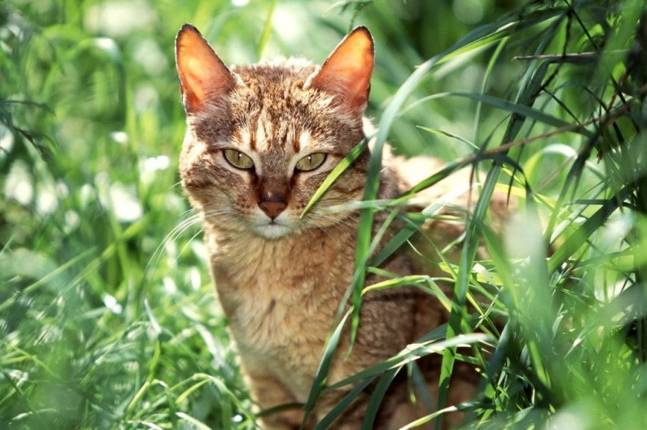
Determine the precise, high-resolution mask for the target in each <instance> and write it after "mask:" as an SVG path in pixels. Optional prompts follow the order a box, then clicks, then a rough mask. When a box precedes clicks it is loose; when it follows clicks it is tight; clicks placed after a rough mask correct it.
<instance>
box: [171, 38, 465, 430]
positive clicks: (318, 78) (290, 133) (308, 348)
mask: <svg viewBox="0 0 647 430" xmlns="http://www.w3.org/2000/svg"><path fill="white" fill-rule="evenodd" d="M372 52H373V48H372V41H371V39H370V35H369V34H368V32H367V31H366V30H365V29H359V30H356V31H354V32H353V33H351V35H349V37H347V39H345V41H344V42H342V44H340V45H339V46H338V48H337V49H336V50H335V52H334V53H333V54H332V55H331V56H330V57H329V59H328V60H327V61H326V63H324V65H323V66H322V67H321V68H319V67H318V66H314V65H312V64H310V63H307V62H304V61H285V62H280V63H275V64H265V65H257V66H242V67H236V68H232V70H231V72H230V71H229V70H228V69H227V68H226V67H225V66H224V65H223V64H222V62H220V60H219V59H218V58H217V57H216V56H215V54H213V52H212V51H211V50H210V48H209V47H208V45H206V42H204V40H202V39H201V37H200V36H199V33H197V31H196V30H195V29H193V28H192V27H184V28H183V30H182V31H181V32H180V35H179V37H178V51H177V56H178V71H179V74H180V81H181V83H182V89H183V95H184V103H185V107H186V109H187V114H188V124H189V128H188V131H187V137H186V139H185V142H184V146H183V151H182V155H181V160H180V169H181V175H182V182H183V186H184V187H185V189H186V191H187V193H188V195H189V198H190V200H191V202H192V205H193V206H194V207H195V208H197V209H198V210H199V211H200V212H201V213H202V216H203V223H204V232H205V241H206V243H207V248H208V251H209V259H210V264H211V270H212V274H213V277H214V280H215V284H216V289H217V292H218V297H219V299H220V302H221V304H222V307H223V309H224V311H225V314H226V315H227V317H228V319H229V323H230V328H231V332H232V334H233V338H234V339H235V340H236V343H237V346H238V350H239V352H240V357H241V362H242V367H243V370H244V372H245V374H246V376H247V379H248V381H249V384H250V388H251V390H252V395H253V397H254V399H255V400H256V401H257V402H258V403H259V405H260V407H261V408H263V409H265V408H269V407H272V406H277V405H280V404H284V403H292V402H305V401H306V399H307V396H308V393H309V391H310V388H311V384H312V381H313V377H314V375H315V373H316V371H317V368H318V366H319V362H320V360H321V354H322V351H323V346H324V343H325V341H326V338H327V336H328V335H329V333H330V330H331V328H332V324H333V322H334V320H335V315H336V314H337V311H338V307H339V303H340V301H341V300H342V297H343V296H344V294H345V293H346V291H347V289H348V286H349V285H350V284H351V278H352V273H353V269H354V260H355V242H356V233H357V219H358V214H357V212H356V211H355V212H353V211H348V210H346V211H339V210H337V211H334V210H331V208H333V207H334V206H335V205H339V204H344V203H349V202H353V201H357V200H360V199H361V195H362V192H363V189H364V177H365V169H366V164H367V160H368V154H364V155H362V156H361V157H360V158H359V159H358V160H357V161H356V162H355V163H354V164H353V166H352V167H351V168H350V169H349V170H347V171H346V172H345V173H344V174H343V175H342V177H340V178H339V179H338V180H337V182H336V183H335V184H334V185H333V187H332V188H331V189H330V191H329V192H328V193H327V194H326V195H325V196H324V197H323V199H322V200H321V201H320V202H319V203H318V204H317V205H316V206H315V207H314V208H313V209H312V210H311V211H310V212H309V213H308V214H307V215H306V216H305V217H304V218H303V219H301V218H300V214H301V212H302V210H303V208H304V207H305V205H306V203H307V202H308V200H309V199H310V197H311V196H312V194H313V192H314V191H315V190H316V189H317V187H318V186H319V185H320V184H321V182H322V181H323V179H324V178H325V177H326V176H327V174H328V173H329V172H330V170H331V169H332V168H333V167H334V165H335V164H336V162H337V161H338V160H340V159H341V158H342V157H343V156H344V155H345V154H347V153H348V151H349V150H350V149H351V148H352V147H353V146H354V145H356V144H357V143H358V142H360V141H361V139H362V138H363V137H364V131H363V128H364V119H363V118H362V113H363V110H364V108H365V105H366V98H367V97H368V80H369V78H370V73H371V69H372V64H373V57H372V55H373V54H372ZM232 151H233V152H232ZM320 154H324V155H323V161H321V159H322V155H320ZM317 163H318V165H316V164H317ZM384 163H385V168H384V170H383V172H382V175H381V183H380V192H379V194H380V195H379V197H380V198H391V197H394V196H396V195H398V194H399V193H400V192H402V191H404V188H406V187H407V186H409V185H410V181H407V178H406V177H403V175H402V174H401V173H398V170H399V168H401V167H402V166H401V165H400V166H399V165H398V160H397V158H395V157H390V156H389V157H385V159H384ZM400 164H402V163H400ZM315 165H316V166H315ZM313 166H314V168H313ZM400 170H402V169H400ZM383 267H384V269H386V270H389V271H391V272H395V273H399V274H409V273H411V271H412V270H411V261H410V260H409V259H408V257H407V256H406V255H404V254H402V253H400V254H397V255H396V256H394V257H393V258H391V259H390V260H389V261H388V262H387V263H386V264H385V265H384V266H383ZM376 280H377V279H376V278H371V277H369V279H368V280H367V283H371V282H375V281H376ZM443 318H444V312H443V310H442V308H441V306H440V305H439V304H437V303H436V302H435V301H434V300H432V299H431V297H430V296H428V295H425V294H422V293H419V292H417V291H416V290H413V289H394V290H390V291H385V292H377V293H372V294H368V295H366V297H365V298H364V300H363V306H362V313H361V324H360V329H359V335H358V338H357V341H356V343H355V344H354V346H353V349H352V354H351V355H350V356H349V357H346V351H347V350H348V346H349V345H348V336H344V337H343V340H342V343H341V345H340V347H339V348H338V352H337V354H336V356H335V359H334V361H333V365H332V368H331V370H330V373H329V378H328V381H327V382H329V383H334V382H336V381H339V380H341V379H343V378H345V377H348V376H351V375H353V374H354V373H357V372H358V371H360V370H362V369H365V368H367V367H369V366H371V365H373V364H375V363H377V362H380V361H382V360H384V359H386V358H388V357H390V356H393V355H394V354H396V353H397V352H399V351H400V350H401V349H402V348H404V347H405V346H406V345H407V344H408V343H410V342H412V341H414V340H415V339H416V338H417V337H418V336H420V335H422V334H424V333H426V332H427V331H429V330H430V329H432V328H434V327H435V326H437V325H438V324H440V323H441V322H442V321H443ZM436 370H437V369H436ZM436 370H434V369H432V370H431V372H430V379H433V378H434V375H435V373H437V372H436ZM458 385H459V389H458V390H455V391H454V393H455V395H456V396H459V397H462V398H465V397H466V395H467V393H468V391H470V390H469V388H470V387H471V382H470V383H467V384H466V385H465V386H460V382H458ZM343 393H344V392H343V391H340V392H338V393H331V394H328V395H327V397H326V398H324V399H322V401H321V402H320V403H319V404H318V407H317V409H316V413H315V419H316V418H321V417H322V416H323V415H324V414H325V413H326V412H327V411H328V410H329V408H330V407H331V406H332V405H333V404H334V402H335V400H337V399H338V398H339V397H340V396H341V395H342V394H343ZM364 400H365V399H364ZM406 402H407V400H406V396H405V395H404V392H403V390H401V389H399V388H398V387H397V386H396V387H395V388H394V389H392V390H391V391H390V394H389V395H388V396H387V399H386V400H385V402H384V403H383V404H384V407H383V411H382V413H381V415H380V416H379V418H378V422H377V423H376V425H377V427H379V428H394V427H395V426H396V425H402V424H405V423H406V422H407V420H410V419H412V418H415V416H416V414H417V412H418V411H416V408H414V407H409V406H408V405H405V403H406ZM364 406H365V404H363V403H362V401H359V402H357V403H356V404H355V406H354V407H353V408H351V411H350V412H349V413H348V414H347V415H346V416H345V417H344V418H343V420H341V421H338V422H337V423H336V424H335V428H348V429H355V428H359V425H360V423H361V418H362V410H363V409H362V408H363V407H364ZM302 418H303V417H302V413H301V412H300V411H298V410H297V411H295V410H292V411H285V412H282V413H278V414H274V415H271V416H269V417H267V418H266V419H265V420H264V421H263V422H264V426H265V427H266V428H281V429H296V428H298V427H299V425H300V423H301V420H302Z"/></svg>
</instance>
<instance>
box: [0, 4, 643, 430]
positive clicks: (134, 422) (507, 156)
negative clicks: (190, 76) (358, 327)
mask: <svg viewBox="0 0 647 430" xmlns="http://www.w3.org/2000/svg"><path fill="white" fill-rule="evenodd" d="M643 9H644V5H643V2H642V1H640V0H626V1H623V2H612V1H593V0H581V1H573V2H567V1H546V2H532V3H528V4H526V3H524V2H521V1H518V2H513V1H510V0H501V1H495V0H453V1H449V0H446V1H427V0H407V1H400V0H376V1H364V0H356V1H343V2H337V3H333V2H328V1H323V0H321V1H319V0H317V1H307V2H306V1H281V0H277V1H270V0H268V1H261V0H258V1H255V0H251V1H244V0H232V1H224V0H216V1H198V0H188V1H183V2H171V1H168V0H160V1H147V0H133V1H126V0H115V1H98V0H87V1H81V0H76V1H74V0H36V1H29V0H10V1H8V2H4V3H2V4H0V248H1V251H0V428H32V429H41V428H61V429H68V428H152V429H155V428H202V427H201V426H207V427H209V428H219V429H220V428H222V429H226V428H253V427H254V415H253V413H252V403H251V401H250V399H249V397H248V395H247V393H246V390H245V388H244V384H243V383H242V381H241V380H240V377H239V375H238V371H237V364H236V358H235V356H236V355H235V351H234V350H233V347H232V345H231V343H230V341H229V339H228V335H227V333H226V321H225V320H224V318H223V316H222V313H221V312H220V310H219V308H218V305H217V303H216V301H215V298H214V296H213V294H212V287H211V281H210V279H209V275H208V272H207V269H206V262H205V252H204V247H203V245H202V244H201V237H200V230H199V227H198V226H197V221H198V220H197V218H196V217H195V216H194V214H193V213H192V212H190V211H189V207H188V205H187V203H186V201H185V200H184V198H183V196H182V192H181V189H180V187H179V185H178V175H177V173H176V170H177V161H176V159H177V154H178V152H179V148H180V144H181V141H182V137H183V133H184V114H183V111H182V108H181V105H180V100H179V90H178V84H177V79H176V76H175V71H174V60H173V41H174V37H175V33H176V31H177V30H178V29H179V27H180V26H181V25H182V24H183V23H184V22H191V23H193V24H195V25H196V26H197V27H199V28H200V29H201V31H202V32H203V34H204V35H205V37H206V38H207V39H208V40H209V41H210V42H211V43H212V45H213V46H214V47H215V49H216V51H217V52H218V53H219V55H220V56H221V57H222V58H223V59H224V60H225V61H226V62H227V63H246V62H255V61H258V60H259V59H264V58H271V57H275V56H278V55H284V56H302V57H306V58H309V59H312V60H313V61H321V60H323V59H324V58H325V56H326V55H327V53H328V52H329V51H330V50H331V49H332V47H334V46H335V45H336V43H337V42H338V41H339V39H340V38H341V37H342V36H343V34H344V33H345V32H346V31H347V30H348V29H349V28H351V27H352V26H353V25H357V24H365V25H367V26H368V27H369V28H370V29H371V31H372V33H373V35H374V38H375V41H376V50H377V66H376V72H375V76H374V78H373V81H372V94H371V104H370V106H369V115H370V116H372V117H374V118H376V119H378V120H379V119H382V120H384V117H383V114H382V113H383V112H384V110H385V108H387V107H388V106H390V104H391V103H392V102H393V101H394V95H395V94H400V93H401V92H402V91H405V90H406V88H405V90H403V88H404V86H403V83H404V82H405V81H406V80H407V79H408V78H409V76H410V75H411V74H412V72H414V70H416V67H418V66H419V65H421V64H423V66H424V64H427V65H428V68H427V69H424V71H425V74H424V75H421V79H420V81H419V82H417V85H416V86H415V90H413V91H412V92H411V94H403V96H404V95H406V97H405V98H404V99H403V100H404V104H403V106H401V108H400V109H398V110H397V112H396V113H397V117H394V118H392V119H393V123H392V126H391V127H390V130H389V133H388V135H389V140H390V141H391V142H392V143H393V144H394V145H395V146H396V148H397V149H398V150H399V151H400V152H402V153H404V154H407V155H415V154H422V153H424V154H432V155H435V156H437V157H439V158H442V159H444V160H446V161H448V162H449V161H455V160H467V159H466V158H464V157H470V156H472V157H475V158H474V159H473V160H472V161H470V162H467V163H466V164H473V165H478V168H479V169H480V170H481V171H482V172H483V173H484V174H487V175H488V177H489V178H492V179H491V180H489V181H490V182H486V186H485V188H484V189H483V190H482V191H483V195H485V196H486V197H484V198H483V201H484V202H485V203H487V200H488V199H489V197H488V188H487V184H488V183H490V184H492V186H494V184H495V183H496V184H497V185H496V187H498V189H500V190H504V191H509V192H510V193H511V194H513V195H515V196H516V197H517V198H518V199H519V206H520V207H525V206H528V210H527V211H525V212H522V215H519V216H518V217H516V218H514V219H513V220H511V221H510V223H509V224H510V225H509V226H508V230H507V231H508V233H507V234H506V235H503V236H501V237H500V236H499V235H497V234H495V233H493V232H492V228H491V227H492V224H491V222H490V220H489V218H488V217H487V216H484V217H479V216H478V211H476V215H474V217H473V218H469V221H470V222H471V224H470V225H471V227H470V229H468V235H467V237H466V238H465V241H464V244H463V246H464V248H463V255H464V258H463V259H461V262H460V264H459V265H457V266H452V265H449V264H448V265H445V266H444V267H445V269H446V270H447V272H448V273H447V276H448V277H449V278H450V279H451V280H452V281H453V282H455V285H456V287H455V288H456V289H455V304H454V308H453V310H454V312H453V313H452V318H453V319H452V320H451V321H450V322H452V325H450V327H449V330H448V332H449V333H453V334H457V335H458V334H460V333H461V332H469V331H472V330H477V329H478V330H481V331H485V332H486V333H488V334H489V335H491V340H490V341H489V343H488V344H486V345H480V346H474V347H473V349H472V352H471V354H467V353H465V352H462V353H460V354H459V353H457V352H456V351H455V350H454V349H452V348H448V349H445V350H444V351H443V354H444V355H443V360H444V363H445V364H446V365H448V367H446V368H451V363H453V361H455V360H464V361H470V362H472V363H475V364H476V365H477V366H478V367H479V368H481V369H482V372H483V374H484V375H485V377H484V382H483V384H482V386H481V390H480V391H479V394H478V396H477V397H476V398H475V402H474V404H473V405H471V406H470V405H467V406H465V405H464V406H465V407H467V408H468V410H469V411H470V412H469V415H468V416H469V418H470V419H472V424H471V425H474V426H484V427H487V428H502V427H504V426H510V427H520V428H537V427H543V426H546V428H549V427H550V428H553V427H554V428H565V429H569V428H642V426H643V425H644V423H645V422H647V421H646V420H647V416H646V412H645V411H646V409H645V408H644V402H645V393H646V390H647V382H646V381H647V380H646V379H645V369H646V368H645V366H644V364H643V363H644V360H645V358H647V324H646V323H645V320H644V317H645V310H646V305H647V302H646V295H645V294H646V293H645V291H646V290H645V277H646V276H647V257H645V256H647V217H646V216H645V215H646V214H647V183H646V179H645V178H646V174H647V170H646V169H645V167H646V166H645V163H646V158H647V151H646V150H645V134H644V130H645V127H646V125H647V105H645V93H646V92H647V91H646V90H645V84H646V83H647V78H646V72H645V70H647V67H646V66H645V65H646V63H647V61H646V60H645V59H646V58H647V55H646V53H645V47H646V46H647V25H646V24H645V20H644V19H643V20H642V21H639V18H640V17H641V14H642V13H643ZM491 23H494V24H492V25H490V24H491ZM475 29H476V30H475ZM470 31H476V32H477V33H469V32H470ZM479 32H480V33H479ZM469 34H475V35H476V36H478V37H476V36H475V39H474V40H476V41H477V42H478V43H473V44H468V45H465V46H463V48H465V47H467V48H465V49H463V51H464V52H462V53H459V54H458V55H453V54H454V51H451V49H450V47H451V46H452V45H453V44H455V43H457V41H460V40H461V38H464V37H466V35H469ZM441 52H445V53H446V54H448V55H445V56H443V57H439V58H438V59H439V60H441V61H439V62H438V63H437V64H435V65H433V66H432V65H430V64H428V63H424V62H425V60H427V59H429V58H431V57H433V56H435V55H437V54H439V53H441ZM450 54H451V55H450ZM450 56H451V58H450ZM424 67H427V66H424ZM425 97H429V98H427V99H425ZM382 124H384V122H383V123H382ZM510 142H512V143H513V145H511V146H510V149H509V150H506V151H504V150H496V149H494V148H497V145H498V144H509V143H510ZM488 151H497V152H495V153H488ZM488 154H490V155H488ZM486 155H488V156H489V159H488V160H486V161H483V160H481V158H479V157H484V158H487V157H485V156H486ZM495 156H496V157H495ZM492 158H496V160H495V161H496V162H495V163H491V162H490V161H489V160H491V159H492ZM451 171H452V170H450V171H448V173H451ZM431 173H432V172H430V174H431ZM529 190H530V192H529ZM376 209H380V210H383V209H384V208H376ZM469 231H471V233H469ZM483 240H484V243H485V245H486V247H487V249H488V252H489V254H490V256H491V258H487V259H483V258H480V257H479V258H477V259H476V261H474V257H473V256H472V258H470V257H469V254H470V249H472V247H474V246H476V244H478V243H481V242H479V241H483ZM362 287H363V286H362ZM463 287H465V288H467V287H469V291H470V292H479V293H482V294H483V295H484V296H485V297H489V298H491V299H492V303H491V304H490V306H489V308H487V309H483V310H482V311H483V313H482V314H480V315H479V313H478V312H476V311H474V310H473V309H471V308H470V309H469V310H468V307H467V306H466V305H465V303H466V301H468V300H469V299H470V298H471V296H470V295H467V296H466V295H465V293H461V291H463ZM467 312H472V313H471V314H470V315H469V317H468V316H466V315H463V313H467ZM493 317H496V318H497V319H499V320H500V319H505V320H507V321H509V323H508V325H507V326H506V328H505V329H504V330H503V333H499V332H498V330H497V328H496V326H495V325H493V324H491V321H490V320H491V319H492V318H493ZM465 324H467V328H468V330H466V329H465V327H466V326H465ZM481 352H483V353H485V354H484V355H483V354H480V353H481ZM352 382H353V383H356V382H357V381H356V380H354V381H352ZM441 403H442V402H441ZM441 406H442V404H441ZM533 426H534V427H533Z"/></svg>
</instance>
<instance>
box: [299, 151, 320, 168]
mask: <svg viewBox="0 0 647 430" xmlns="http://www.w3.org/2000/svg"><path fill="white" fill-rule="evenodd" d="M324 161H326V154H324V153H323V152H315V153H314V154H310V155H306V156H305V157H303V158H302V159H300V160H299V161H297V164H296V165H295V166H294V167H295V169H296V170H298V171H299V172H309V171H311V170H314V169H316V168H318V167H321V165H322V164H323V163H324Z"/></svg>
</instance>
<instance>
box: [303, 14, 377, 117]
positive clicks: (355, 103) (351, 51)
mask: <svg viewBox="0 0 647 430" xmlns="http://www.w3.org/2000/svg"><path fill="white" fill-rule="evenodd" d="M373 62H374V49H373V37H371V33H370V32H369V31H368V29H367V28H366V27H357V28H355V29H354V30H353V31H352V32H350V33H349V34H348V35H347V36H346V37H345V38H344V39H343V40H342V41H341V42H340V43H339V45H337V47H336V48H335V50H334V51H333V52H332V53H331V54H330V55H329V56H328V58H327V59H326V61H325V62H324V63H323V65H322V66H321V69H320V70H319V72H318V73H317V74H316V75H315V76H313V77H312V78H311V80H310V83H309V86H310V87H312V88H319V89H320V90H322V91H326V92H328V93H332V94H335V95H336V96H337V97H339V99H340V101H341V102H342V103H343V104H344V105H346V106H347V107H349V108H350V109H351V110H352V111H354V112H360V113H361V112H363V111H364V109H366V104H367V102H368V93H369V90H370V86H371V84H370V81H371V73H373Z"/></svg>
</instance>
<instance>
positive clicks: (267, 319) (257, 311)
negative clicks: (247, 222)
mask: <svg viewBox="0 0 647 430" xmlns="http://www.w3.org/2000/svg"><path fill="white" fill-rule="evenodd" d="M348 243H349V242H344V240H342V239H340V238H338V239H337V240H331V238H329V237H323V238H320V237H311V238H307V239H305V238H304V240H301V241H293V242H277V243H270V244H267V243H256V244H254V243H252V244H250V246H249V247H248V248H247V249H246V250H239V249H236V248H233V249H232V248H229V249H227V248H221V249H219V252H218V253H215V252H214V253H213V254H212V256H211V257H212V258H211V265H212V269H213V274H214V278H215V282H216V288H217V291H218V295H219V298H220V302H221V303H222V305H223V308H224V309H225V312H226V313H227V316H228V318H229V320H230V326H231V329H232V331H233V334H234V336H235V338H236V341H237V343H238V345H239V348H240V349H241V352H242V353H244V354H248V355H249V354H253V355H256V356H257V358H259V359H262V360H268V359H272V358H273V359H276V360H278V361H280V362H281V363H283V365H284V366H283V367H292V366H294V367H295V368H296V367H299V368H300V370H304V369H310V368H312V371H314V369H316V366H317V364H318V360H319V355H320V353H321V348H322V347H323V343H324V342H325V339H326V336H327V334H328V331H329V330H330V324H331V323H332V320H333V318H334V315H335V312H336V311H337V307H338V304H339V301H340V299H341V297H342V295H343V293H344V291H345V290H346V288H347V286H348V285H349V282H350V278H351V275H352V268H353V256H354V250H353V249H352V245H348ZM350 243H351V244H352V242H350Z"/></svg>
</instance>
